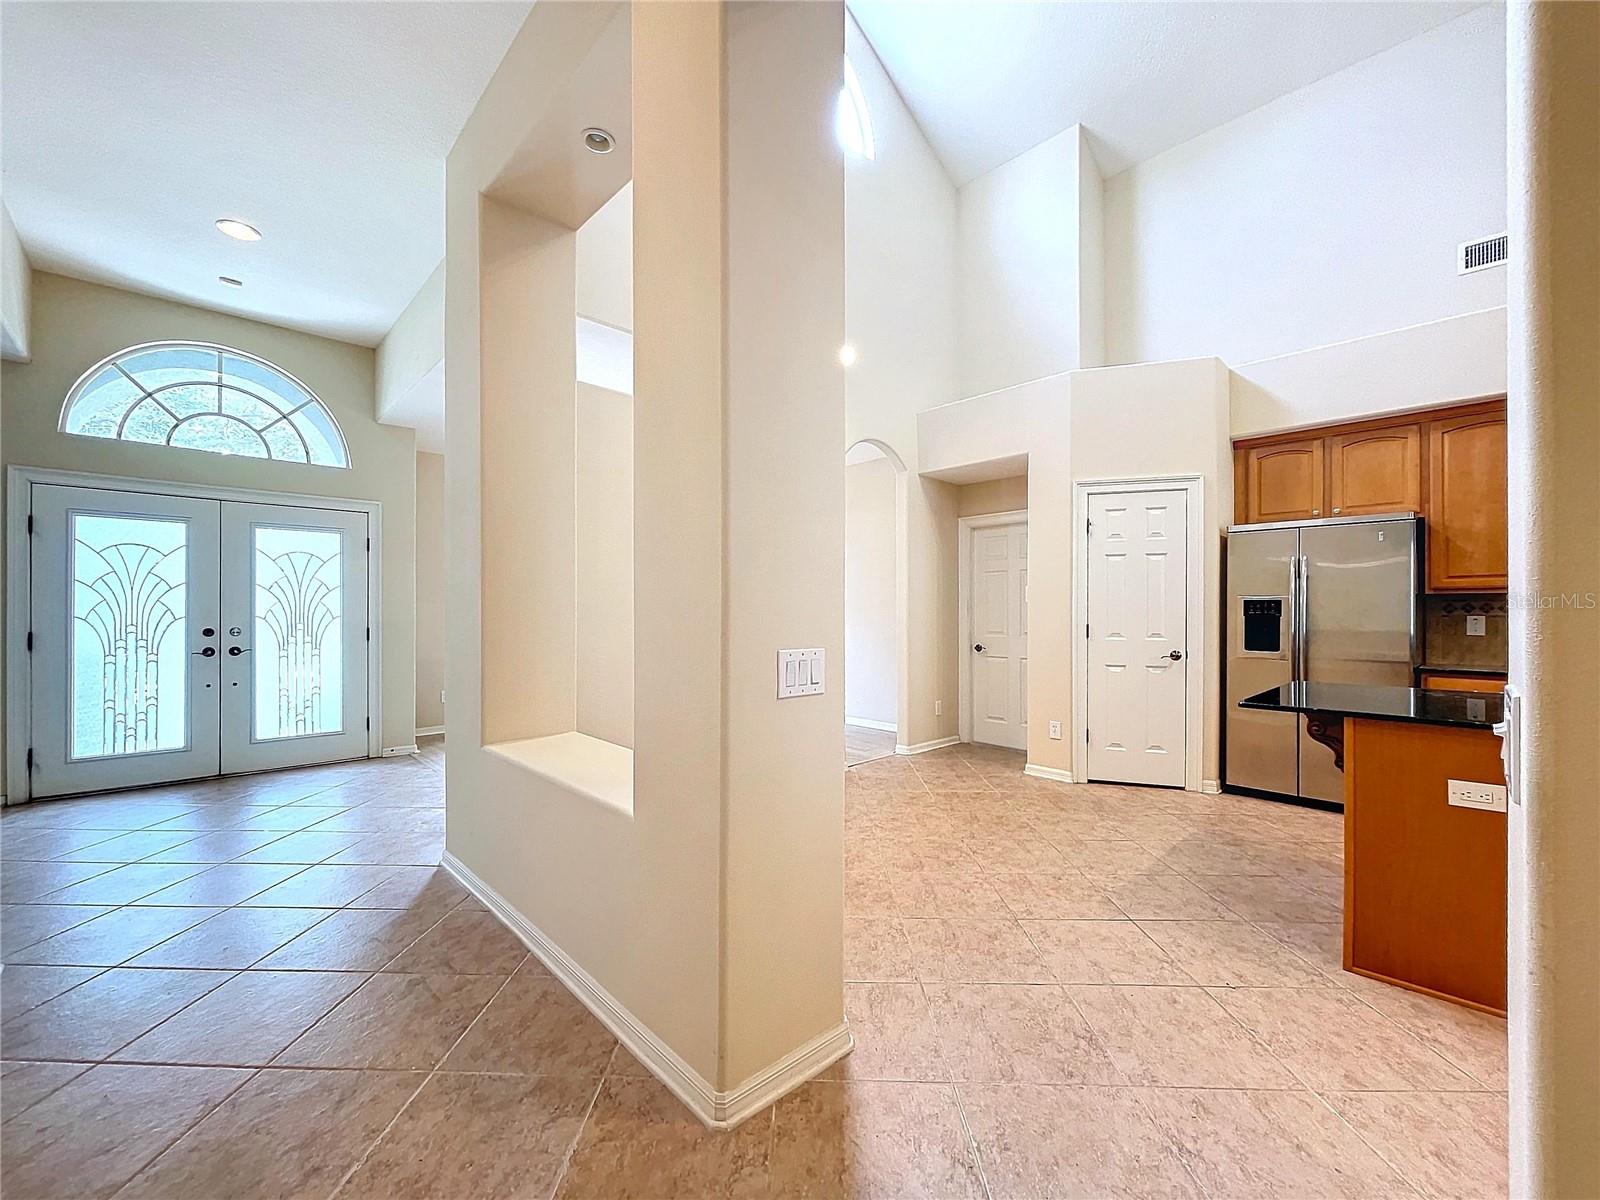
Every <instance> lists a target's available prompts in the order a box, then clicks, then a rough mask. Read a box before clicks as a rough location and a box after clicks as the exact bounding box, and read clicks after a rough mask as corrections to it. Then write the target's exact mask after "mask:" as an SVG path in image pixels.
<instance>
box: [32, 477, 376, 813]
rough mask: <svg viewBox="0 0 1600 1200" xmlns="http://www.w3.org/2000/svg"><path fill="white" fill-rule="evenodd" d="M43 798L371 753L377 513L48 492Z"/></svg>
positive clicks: (43, 492) (36, 713)
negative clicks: (371, 589)
mask: <svg viewBox="0 0 1600 1200" xmlns="http://www.w3.org/2000/svg"><path fill="white" fill-rule="evenodd" d="M30 491H31V495H30V502H31V504H30V509H29V515H30V522H29V528H30V535H29V543H28V550H29V570H30V583H29V634H28V638H29V641H28V655H29V658H28V665H29V688H30V692H31V695H30V711H29V751H30V753H29V762H30V770H29V791H30V794H31V795H33V796H35V797H39V796H57V795H66V794H72V793H76V792H90V791H102V790H106V789H111V788H124V787H136V786H140V785H145V784H152V783H164V782H170V781H174V780H183V779H198V778H203V777H205V776H210V775H218V774H234V773H237V772H243V771H259V770H266V769H270V768H273V767H288V766H300V765H305V764H309V763H318V762H331V761H335V760H338V759H347V758H359V757H363V756H365V755H366V753H367V717H368V713H367V693H368V688H367V647H368V641H367V639H368V626H367V569H368V562H367V559H368V554H369V549H368V541H367V539H368V530H367V514H366V513H365V512H363V511H351V510H344V509H336V508H327V509H324V508H314V507H301V506H299V505H290V504H284V505H278V504H253V503H244V502H239V501H232V500H212V499H200V498H193V497H189V496H168V495H158V494H154V493H147V492H122V491H111V490H103V489H97V488H86V487H64V486H57V485H47V484H34V485H33V486H32V487H31V489H30Z"/></svg>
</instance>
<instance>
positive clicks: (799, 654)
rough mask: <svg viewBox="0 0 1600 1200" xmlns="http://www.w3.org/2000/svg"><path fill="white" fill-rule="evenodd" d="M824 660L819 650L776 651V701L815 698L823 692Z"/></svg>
mask: <svg viewBox="0 0 1600 1200" xmlns="http://www.w3.org/2000/svg"><path fill="white" fill-rule="evenodd" d="M823 666H824V658H823V652H822V651H821V650H820V649H815V648H813V649H810V650H779V651H778V699H780V700H783V699H787V698H788V697H790V696H815V695H819V694H820V693H821V692H822V691H823V684H824V671H823Z"/></svg>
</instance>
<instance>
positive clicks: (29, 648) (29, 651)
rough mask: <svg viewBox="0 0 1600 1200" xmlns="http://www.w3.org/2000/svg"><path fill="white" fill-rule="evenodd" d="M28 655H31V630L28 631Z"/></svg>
mask: <svg viewBox="0 0 1600 1200" xmlns="http://www.w3.org/2000/svg"><path fill="white" fill-rule="evenodd" d="M28 653H29V654H32V653H33V630H31V629H30V630H28Z"/></svg>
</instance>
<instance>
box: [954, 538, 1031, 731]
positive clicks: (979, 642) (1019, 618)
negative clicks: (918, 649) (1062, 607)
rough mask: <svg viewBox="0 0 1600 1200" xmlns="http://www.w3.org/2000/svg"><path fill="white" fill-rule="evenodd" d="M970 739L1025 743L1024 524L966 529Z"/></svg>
mask: <svg viewBox="0 0 1600 1200" xmlns="http://www.w3.org/2000/svg"><path fill="white" fill-rule="evenodd" d="M970 560H971V563H972V579H971V584H970V593H969V602H968V616H969V619H970V620H969V624H970V628H969V629H968V630H967V633H968V642H967V645H968V650H967V654H968V655H969V657H970V672H969V674H968V679H969V680H971V684H972V696H971V700H970V703H969V707H968V711H969V712H970V713H971V715H972V740H973V741H975V742H984V743H987V744H988V745H991V746H1008V747H1010V748H1011V749H1013V750H1026V749H1027V748H1028V524H1027V522H1026V521H1017V522H1014V523H1012V524H1008V525H988V526H979V527H977V528H974V529H973V530H972V549H971V555H970Z"/></svg>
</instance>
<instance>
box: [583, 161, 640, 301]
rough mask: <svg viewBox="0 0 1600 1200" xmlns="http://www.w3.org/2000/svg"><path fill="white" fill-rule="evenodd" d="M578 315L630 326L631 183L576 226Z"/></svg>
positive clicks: (631, 282)
mask: <svg viewBox="0 0 1600 1200" xmlns="http://www.w3.org/2000/svg"><path fill="white" fill-rule="evenodd" d="M578 315H579V316H580V317H587V318H588V319H589V320H591V321H599V322H600V323H601V324H602V325H610V326H611V327H612V328H613V329H630V330H631V329H632V328H633V184H632V183H629V184H627V185H626V186H625V187H623V188H622V190H621V191H619V192H618V193H617V194H616V195H615V196H613V197H611V199H609V200H607V201H606V202H605V203H604V204H602V205H601V206H600V207H599V208H598V209H597V210H596V211H595V214H594V216H592V217H590V218H589V219H588V220H587V221H585V222H584V223H583V224H582V225H580V226H579V227H578Z"/></svg>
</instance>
